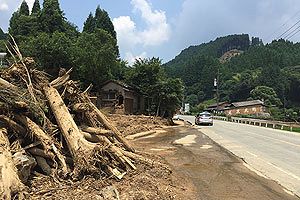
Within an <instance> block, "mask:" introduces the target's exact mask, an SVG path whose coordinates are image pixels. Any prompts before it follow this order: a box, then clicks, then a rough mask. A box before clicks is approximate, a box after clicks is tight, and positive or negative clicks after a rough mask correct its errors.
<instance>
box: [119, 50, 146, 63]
mask: <svg viewBox="0 0 300 200" xmlns="http://www.w3.org/2000/svg"><path fill="white" fill-rule="evenodd" d="M146 57H147V53H146V52H143V53H141V54H140V55H137V56H134V55H133V54H132V53H131V52H126V53H125V58H124V59H125V60H127V61H128V64H129V65H132V64H133V63H134V61H135V60H136V59H139V58H146Z"/></svg>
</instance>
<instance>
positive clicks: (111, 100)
mask: <svg viewBox="0 0 300 200" xmlns="http://www.w3.org/2000/svg"><path fill="white" fill-rule="evenodd" d="M97 105H98V106H100V107H102V108H103V107H117V108H121V109H124V113H125V114H133V113H142V112H143V111H144V109H145V101H144V96H143V94H142V93H141V92H139V90H138V89H136V88H135V87H133V86H130V85H128V84H126V83H124V82H121V81H116V80H109V81H106V82H105V83H103V85H102V86H101V91H100V94H99V96H98V100H97Z"/></svg>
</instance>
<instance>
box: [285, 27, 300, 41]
mask: <svg viewBox="0 0 300 200" xmlns="http://www.w3.org/2000/svg"><path fill="white" fill-rule="evenodd" d="M299 32H300V29H299V30H298V31H297V32H296V33H294V34H293V35H291V36H290V37H289V38H288V39H287V40H289V39H291V38H293V37H294V36H295V35H297V34H298V33H299Z"/></svg>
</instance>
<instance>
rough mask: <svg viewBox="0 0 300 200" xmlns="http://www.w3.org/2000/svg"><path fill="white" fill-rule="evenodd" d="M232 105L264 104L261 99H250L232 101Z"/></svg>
mask: <svg viewBox="0 0 300 200" xmlns="http://www.w3.org/2000/svg"><path fill="white" fill-rule="evenodd" d="M231 105H233V106H234V107H245V106H254V105H264V102H262V101H261V100H252V101H242V102H235V103H232V104H231Z"/></svg>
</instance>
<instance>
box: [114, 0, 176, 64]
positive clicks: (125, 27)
mask: <svg viewBox="0 0 300 200" xmlns="http://www.w3.org/2000/svg"><path fill="white" fill-rule="evenodd" d="M131 5H132V6H133V12H134V14H139V13H140V14H141V20H142V22H143V23H145V25H146V26H145V28H144V29H141V28H138V27H137V26H136V23H135V22H134V21H133V20H132V19H131V18H130V16H120V17H118V18H114V19H113V24H114V27H115V30H116V32H117V36H118V42H119V46H120V49H121V53H122V52H126V53H125V54H126V55H125V57H127V58H129V59H131V58H135V57H136V56H133V53H132V52H133V50H134V49H136V47H137V46H139V47H140V48H147V47H150V46H159V45H161V44H163V43H164V42H166V41H168V40H169V38H170V35H171V28H170V25H169V24H168V22H167V17H166V15H165V12H163V11H158V10H153V8H152V6H151V4H150V3H149V2H148V1H147V0H131ZM140 55H146V53H145V52H144V53H142V54H140Z"/></svg>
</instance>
